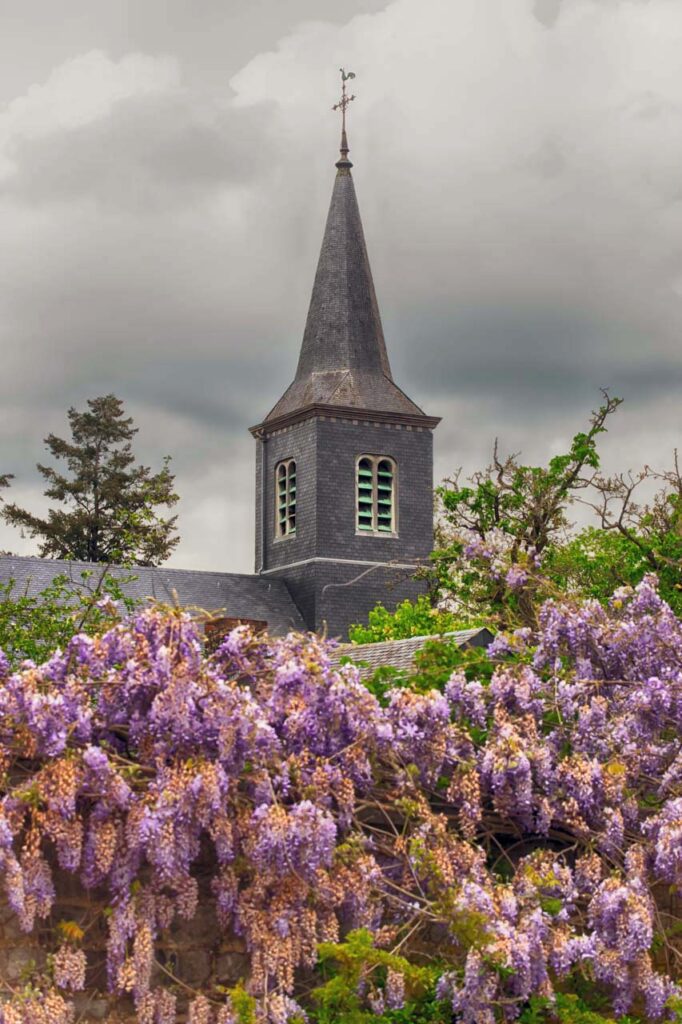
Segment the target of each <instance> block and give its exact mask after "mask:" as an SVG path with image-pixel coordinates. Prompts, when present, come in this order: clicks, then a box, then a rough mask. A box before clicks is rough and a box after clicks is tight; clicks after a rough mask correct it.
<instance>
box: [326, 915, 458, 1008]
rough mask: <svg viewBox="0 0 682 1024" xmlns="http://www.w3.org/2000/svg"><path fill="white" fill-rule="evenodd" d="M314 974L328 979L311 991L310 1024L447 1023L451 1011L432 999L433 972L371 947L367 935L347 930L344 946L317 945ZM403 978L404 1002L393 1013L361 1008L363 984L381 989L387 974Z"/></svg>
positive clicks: (434, 974)
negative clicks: (319, 972)
mask: <svg viewBox="0 0 682 1024" xmlns="http://www.w3.org/2000/svg"><path fill="white" fill-rule="evenodd" d="M318 955H319V963H320V971H321V973H322V975H323V976H325V975H329V977H328V980H327V981H325V983H324V984H323V985H321V986H319V987H318V988H316V989H315V990H314V991H313V1000H314V1004H315V1005H314V1008H313V1010H312V1012H311V1021H313V1022H314V1024H449V1022H450V1021H451V1020H452V1010H451V1009H450V1007H448V1005H447V1004H446V1003H444V1002H441V1001H439V1000H436V998H435V995H434V989H435V984H436V981H437V980H438V975H439V971H438V969H437V968H436V967H434V966H432V965H429V966H420V965H417V964H414V963H412V962H411V961H409V960H407V959H405V958H404V957H401V956H397V955H395V954H393V953H390V952H388V951H386V950H383V949H377V948H376V947H375V946H374V940H373V936H372V934H371V932H369V931H368V930H367V929H364V928H361V929H358V930H357V931H353V932H350V933H349V934H348V936H347V937H346V939H345V941H344V942H341V943H332V942H323V943H322V944H321V945H320V946H318ZM388 970H391V971H394V972H396V973H398V974H400V975H402V976H403V978H404V980H405V992H406V997H407V999H406V1003H405V1005H404V1006H403V1007H402V1008H401V1009H399V1010H386V1011H385V1012H384V1013H382V1014H376V1013H374V1012H372V1011H371V1010H368V1009H365V1008H363V1004H362V1001H361V999H360V997H359V995H358V992H359V991H360V989H361V987H362V986H363V985H366V986H369V987H370V988H374V989H376V990H377V991H381V990H382V989H383V987H384V985H385V983H386V974H387V971H388Z"/></svg>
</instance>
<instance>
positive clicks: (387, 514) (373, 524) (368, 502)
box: [357, 455, 397, 534]
mask: <svg viewBox="0 0 682 1024" xmlns="http://www.w3.org/2000/svg"><path fill="white" fill-rule="evenodd" d="M395 481H396V465H395V462H394V461H393V459H389V458H388V457H387V456H386V455H361V456H360V458H359V459H358V462H357V529H358V532H359V533H375V534H376V533H395V532H396V527H397V524H396V509H395Z"/></svg>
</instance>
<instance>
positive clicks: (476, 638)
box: [332, 626, 493, 678]
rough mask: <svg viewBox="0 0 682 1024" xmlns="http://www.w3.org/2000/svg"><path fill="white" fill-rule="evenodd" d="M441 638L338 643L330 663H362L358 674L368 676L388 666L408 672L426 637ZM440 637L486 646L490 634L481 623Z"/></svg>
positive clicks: (473, 645)
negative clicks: (344, 659) (372, 642)
mask: <svg viewBox="0 0 682 1024" xmlns="http://www.w3.org/2000/svg"><path fill="white" fill-rule="evenodd" d="M436 639H441V638H440V637H435V636H411V637H408V638H407V639H406V640H383V641H381V642H379V643H376V644H340V645H339V646H338V647H337V648H336V649H335V650H334V652H333V654H332V662H333V663H334V664H335V665H338V664H339V663H340V661H341V659H342V658H351V659H352V661H353V662H355V663H358V662H364V663H366V664H365V665H363V666H362V667H361V669H360V676H361V677H362V678H365V677H366V676H370V675H372V673H373V672H375V671H376V670H377V669H378V668H383V667H384V666H387V665H390V666H391V667H392V668H397V669H403V670H406V671H409V670H410V669H412V668H413V667H414V658H415V655H416V654H417V652H418V651H421V650H422V649H423V647H424V646H425V644H426V643H427V642H428V641H429V640H436ZM442 639H444V640H452V641H453V642H454V643H455V644H457V646H458V647H487V646H488V645H489V644H490V643H491V642H492V640H493V634H492V633H491V632H490V630H489V629H486V628H485V627H484V626H483V627H481V626H477V627H476V628H475V629H461V630H457V631H455V632H452V633H444V634H443V635H442Z"/></svg>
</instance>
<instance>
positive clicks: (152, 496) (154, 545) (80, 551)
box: [0, 395, 179, 565]
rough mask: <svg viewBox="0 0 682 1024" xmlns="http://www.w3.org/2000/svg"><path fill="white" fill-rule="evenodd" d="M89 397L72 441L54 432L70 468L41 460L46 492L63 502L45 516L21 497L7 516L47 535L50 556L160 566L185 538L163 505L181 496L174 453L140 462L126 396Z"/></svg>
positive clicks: (75, 415) (45, 551) (74, 415)
mask: <svg viewBox="0 0 682 1024" xmlns="http://www.w3.org/2000/svg"><path fill="white" fill-rule="evenodd" d="M87 404H88V408H87V410H86V411H85V412H78V411H77V410H76V409H73V408H71V409H69V412H68V418H69V425H70V427H71V435H72V436H71V440H70V441H65V440H63V439H62V438H59V437H56V436H55V435H54V434H49V435H48V437H46V438H45V444H46V446H47V449H48V451H49V452H50V454H51V455H52V456H53V458H55V459H58V460H63V461H64V462H65V464H66V467H67V472H66V474H64V473H60V472H59V471H58V470H56V469H55V468H53V467H51V466H42V465H40V464H38V471H39V472H40V474H41V475H42V477H43V478H44V480H45V481H46V482H47V487H46V490H45V495H46V497H48V498H50V499H51V500H53V501H55V502H57V506H56V507H52V508H50V510H49V512H48V515H47V518H45V519H42V518H40V517H39V516H35V515H33V514H32V513H31V512H29V511H27V510H26V509H22V508H20V507H19V506H18V505H16V504H9V505H6V506H5V507H4V509H3V512H2V516H3V518H4V519H5V521H6V522H8V523H9V524H10V525H12V526H17V527H19V528H20V529H21V530H22V531H25V532H26V533H28V535H29V536H31V537H39V538H40V539H41V542H42V543H41V546H40V554H41V556H43V557H47V558H72V559H79V560H82V561H85V562H119V563H125V564H136V565H158V564H159V563H160V562H162V561H164V559H166V558H167V557H168V555H169V554H170V552H171V551H172V550H173V548H174V547H175V545H176V544H177V543H178V540H179V538H178V537H177V536H176V535H175V523H176V519H177V517H175V516H173V517H171V518H170V519H163V518H162V517H161V516H159V515H158V514H157V512H156V509H157V508H158V507H159V506H166V507H171V506H173V505H174V504H175V503H176V502H177V500H178V496H177V494H176V493H175V492H174V490H173V483H174V477H173V475H172V474H171V472H170V470H169V461H170V460H169V458H168V457H166V458H165V459H164V462H163V468H162V469H161V470H160V471H159V472H158V473H152V472H151V470H150V469H149V468H148V467H146V466H139V465H136V463H135V456H134V455H133V451H132V443H131V442H132V439H133V438H134V436H135V434H136V433H137V428H135V427H133V421H132V419H131V418H130V417H128V418H124V412H123V403H122V402H121V401H120V400H119V399H118V398H116V397H115V395H105V396H104V397H102V398H93V399H89V400H88V403H87ZM0 482H1V481H0Z"/></svg>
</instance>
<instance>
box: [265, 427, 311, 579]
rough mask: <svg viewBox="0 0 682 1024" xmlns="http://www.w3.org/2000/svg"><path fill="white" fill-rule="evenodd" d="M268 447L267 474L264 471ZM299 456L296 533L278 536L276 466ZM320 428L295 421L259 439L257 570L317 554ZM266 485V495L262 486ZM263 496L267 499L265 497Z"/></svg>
mask: <svg viewBox="0 0 682 1024" xmlns="http://www.w3.org/2000/svg"><path fill="white" fill-rule="evenodd" d="M263 447H264V448H265V473H264V474H262V472H261V460H262V451H263ZM289 458H293V459H296V491H297V493H296V535H295V536H294V537H284V538H282V539H278V538H276V537H275V467H276V466H277V463H278V462H281V461H282V459H289ZM316 458H317V431H316V428H315V421H314V420H307V421H305V422H303V423H296V424H294V426H292V427H288V428H286V429H285V430H282V431H279V432H277V433H275V434H272V435H270V437H269V438H268V440H267V441H266V442H265V445H264V446H263V445H262V444H261V442H258V450H257V459H256V572H259V571H260V570H261V568H263V569H265V570H268V569H275V568H277V567H278V566H282V565H287V564H288V563H290V562H299V561H301V560H303V559H306V558H312V557H313V556H314V555H315V545H316V533H315V526H316V521H317V515H316V503H317V491H316V488H315V466H316ZM263 484H264V486H265V494H264V495H262V494H261V487H262V486H263ZM263 499H264V500H263ZM263 514H264V515H265V562H264V565H263V566H262V565H261V558H260V552H261V538H262V519H261V516H262V515H263Z"/></svg>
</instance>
